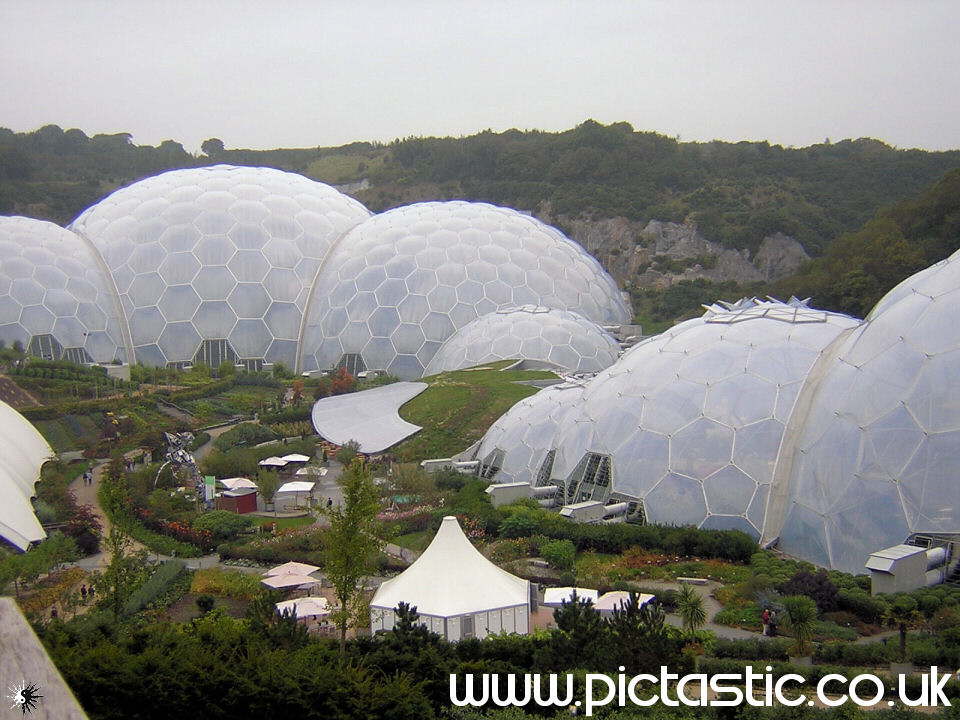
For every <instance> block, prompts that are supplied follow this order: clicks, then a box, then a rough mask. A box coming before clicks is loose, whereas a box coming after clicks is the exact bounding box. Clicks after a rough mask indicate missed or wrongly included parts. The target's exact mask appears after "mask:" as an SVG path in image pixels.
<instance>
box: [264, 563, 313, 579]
mask: <svg viewBox="0 0 960 720" xmlns="http://www.w3.org/2000/svg"><path fill="white" fill-rule="evenodd" d="M319 569H320V568H318V567H317V566H316V565H307V563H300V562H292V561H291V562H285V563H284V564H283V565H277V566H276V567H274V568H270V569H269V570H267V571H266V572H265V573H263V574H264V576H265V577H272V576H275V575H309V574H310V573H315V572H316V571H317V570H319Z"/></svg>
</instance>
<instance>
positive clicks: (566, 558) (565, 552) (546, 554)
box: [540, 540, 577, 571]
mask: <svg viewBox="0 0 960 720" xmlns="http://www.w3.org/2000/svg"><path fill="white" fill-rule="evenodd" d="M576 555H577V549H576V548H575V547H574V546H573V543H572V542H570V541H569V540H552V541H549V542H545V543H542V544H541V545H540V556H541V557H542V558H543V559H544V560H546V561H547V562H548V563H550V566H551V567H553V568H555V569H556V570H560V571H564V570H572V569H573V562H574V559H575V558H576Z"/></svg>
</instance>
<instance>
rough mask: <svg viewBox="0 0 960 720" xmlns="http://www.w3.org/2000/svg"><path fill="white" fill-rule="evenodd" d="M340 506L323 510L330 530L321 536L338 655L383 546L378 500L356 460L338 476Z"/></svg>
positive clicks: (369, 481) (343, 647)
mask: <svg viewBox="0 0 960 720" xmlns="http://www.w3.org/2000/svg"><path fill="white" fill-rule="evenodd" d="M340 486H341V489H342V491H343V503H341V504H340V505H334V506H333V507H329V508H326V509H325V510H324V513H325V514H326V517H327V520H328V522H329V524H330V527H329V528H328V529H327V531H326V532H325V533H324V534H323V557H324V566H323V567H324V572H325V573H326V575H327V577H328V578H329V580H330V582H331V584H332V585H333V588H334V592H335V593H336V596H337V602H338V603H339V607H338V608H337V609H336V610H335V611H334V612H333V613H331V617H332V619H333V621H334V622H335V623H336V625H337V627H338V628H339V631H340V654H341V655H342V654H343V652H344V649H345V647H346V638H347V628H348V627H349V626H350V624H351V621H352V620H353V619H354V616H355V614H356V604H357V601H358V600H359V599H361V597H362V595H361V590H362V585H361V582H362V580H363V578H364V577H366V576H367V575H369V574H370V573H371V572H372V571H373V569H374V568H375V564H374V563H375V560H376V555H377V553H378V552H379V551H380V549H381V547H382V546H383V541H382V540H381V539H380V532H381V528H380V526H379V523H378V521H377V513H378V512H379V511H380V497H379V494H378V493H377V488H376V486H375V485H374V484H373V478H372V476H371V474H370V471H369V469H368V468H367V467H366V466H365V465H364V464H363V463H362V462H361V461H360V460H358V459H354V461H353V462H352V463H351V464H350V466H349V467H348V468H347V470H346V472H345V473H343V475H341V476H340Z"/></svg>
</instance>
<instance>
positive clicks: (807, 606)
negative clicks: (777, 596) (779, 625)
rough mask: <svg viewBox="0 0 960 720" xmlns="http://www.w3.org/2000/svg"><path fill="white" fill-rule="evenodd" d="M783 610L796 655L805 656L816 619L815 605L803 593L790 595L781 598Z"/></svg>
mask: <svg viewBox="0 0 960 720" xmlns="http://www.w3.org/2000/svg"><path fill="white" fill-rule="evenodd" d="M783 612H784V614H785V615H786V616H787V622H786V625H787V628H788V629H789V630H790V632H791V633H792V634H793V639H794V643H795V645H794V649H795V650H796V653H797V657H805V656H806V655H807V643H808V642H809V641H810V638H811V637H813V624H814V622H816V620H817V605H816V603H815V602H813V600H811V599H810V598H808V597H806V596H805V595H791V596H790V597H785V598H784V599H783Z"/></svg>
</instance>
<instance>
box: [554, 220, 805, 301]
mask: <svg viewBox="0 0 960 720" xmlns="http://www.w3.org/2000/svg"><path fill="white" fill-rule="evenodd" d="M546 210H547V211H546V212H538V213H537V216H538V217H540V218H541V219H542V220H544V221H545V222H548V223H558V224H561V225H562V226H563V227H564V228H566V229H567V230H568V231H569V232H570V234H571V237H572V238H573V239H574V240H576V241H577V242H578V243H580V244H581V245H583V247H585V248H586V249H587V250H588V251H589V252H590V253H591V254H592V255H593V256H594V257H596V258H597V259H598V260H599V261H600V263H601V264H602V265H603V266H604V267H605V268H606V269H607V272H609V273H610V274H611V275H613V277H614V278H615V279H616V280H617V282H618V283H619V284H620V286H621V287H624V288H626V287H629V286H633V287H648V288H650V287H653V288H665V287H669V286H671V285H673V284H674V283H677V282H680V281H681V280H696V279H700V278H702V279H705V280H711V281H714V282H725V281H733V282H737V283H743V284H749V283H756V282H769V281H771V280H776V279H778V278H781V277H784V276H786V275H790V274H791V273H794V272H796V271H797V269H799V267H800V266H801V265H802V264H803V263H804V262H806V261H807V260H809V256H808V255H807V253H806V251H805V250H804V249H803V247H802V246H801V245H800V243H798V242H797V241H796V240H794V239H793V238H792V237H790V236H788V235H784V234H782V233H776V234H774V235H769V236H767V237H765V238H764V239H763V241H762V242H761V243H760V247H759V249H758V250H757V252H756V254H755V255H754V256H753V257H751V255H750V252H749V251H748V250H733V249H730V248H725V247H723V246H721V245H719V244H718V243H714V242H711V241H710V240H707V239H706V238H705V237H703V236H702V235H701V234H700V233H699V232H697V229H696V227H695V226H694V225H689V224H680V223H670V222H661V221H659V220H651V221H649V222H647V223H639V222H632V221H630V220H627V219H626V218H622V217H618V218H605V219H600V220H591V219H586V218H568V217H563V216H557V217H551V215H550V213H549V209H546Z"/></svg>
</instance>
